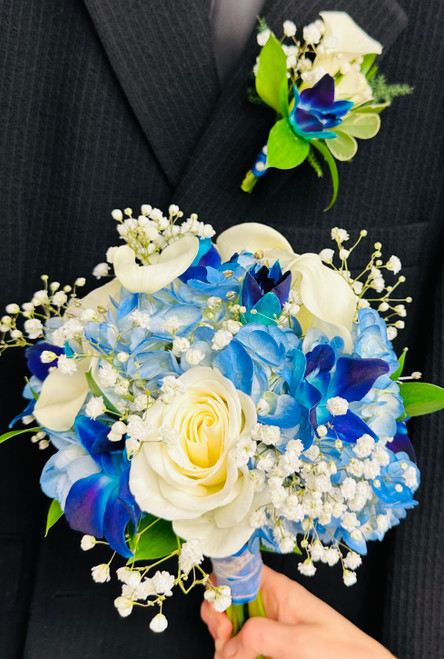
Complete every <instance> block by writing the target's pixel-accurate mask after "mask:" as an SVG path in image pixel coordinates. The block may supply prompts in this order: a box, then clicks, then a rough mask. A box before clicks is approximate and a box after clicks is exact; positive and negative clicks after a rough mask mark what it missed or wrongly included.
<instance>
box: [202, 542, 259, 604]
mask: <svg viewBox="0 0 444 659" xmlns="http://www.w3.org/2000/svg"><path fill="white" fill-rule="evenodd" d="M211 561H212V563H213V570H214V574H215V575H216V579H217V583H218V585H219V586H229V587H230V588H231V598H232V601H233V604H245V603H246V602H252V601H253V600H255V599H256V597H257V594H258V592H259V588H260V585H261V575H262V557H261V554H260V552H257V553H254V554H252V553H251V552H250V551H249V550H248V549H247V548H244V549H241V550H240V551H239V552H238V553H237V554H234V556H228V557H227V558H213V559H211Z"/></svg>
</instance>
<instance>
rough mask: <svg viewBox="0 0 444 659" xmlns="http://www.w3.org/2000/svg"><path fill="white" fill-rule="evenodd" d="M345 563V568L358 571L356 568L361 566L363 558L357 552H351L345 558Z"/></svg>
mask: <svg viewBox="0 0 444 659" xmlns="http://www.w3.org/2000/svg"><path fill="white" fill-rule="evenodd" d="M343 563H344V566H345V567H346V568H348V569H349V570H356V568H358V567H359V566H360V565H361V563H362V558H361V556H360V555H359V554H357V553H356V552H355V551H349V552H348V554H347V556H346V557H345V558H344V560H343Z"/></svg>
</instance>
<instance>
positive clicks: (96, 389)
mask: <svg viewBox="0 0 444 659" xmlns="http://www.w3.org/2000/svg"><path fill="white" fill-rule="evenodd" d="M85 377H86V381H87V382H88V387H89V389H90V391H91V393H92V394H93V395H94V396H103V402H104V403H105V406H106V409H107V410H108V412H114V414H117V415H118V416H120V412H119V410H118V409H117V408H116V407H115V406H114V405H113V404H112V402H111V401H110V400H109V398H107V397H106V396H105V395H104V394H103V391H102V390H101V389H100V387H99V385H98V384H97V382H96V381H95V380H94V378H93V376H92V374H91V371H88V373H85Z"/></svg>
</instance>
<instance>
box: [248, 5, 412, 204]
mask: <svg viewBox="0 0 444 659" xmlns="http://www.w3.org/2000/svg"><path fill="white" fill-rule="evenodd" d="M320 15H321V19H319V20H317V21H315V22H314V23H312V24H311V25H308V26H306V27H305V28H304V29H303V39H302V40H301V41H300V40H297V39H296V36H295V35H296V26H295V25H294V23H292V22H291V21H286V22H285V23H284V26H283V27H284V36H283V38H282V40H281V41H279V40H278V39H277V38H276V37H275V35H274V34H272V33H271V32H270V30H269V29H268V28H266V26H265V25H263V24H262V23H261V24H260V30H261V31H260V32H259V34H258V42H259V44H260V45H261V46H262V49H261V52H260V54H259V57H258V61H257V64H256V66H255V69H254V73H255V82H256V92H257V95H258V96H259V98H260V100H261V101H262V102H263V103H265V104H266V105H268V106H269V107H271V108H272V109H273V110H274V111H275V112H276V114H277V119H276V122H275V124H274V125H273V127H272V128H271V130H270V133H269V136H268V140H267V144H266V145H265V146H264V147H263V148H262V149H261V151H260V152H259V154H258V155H257V157H256V160H255V161H254V163H253V166H252V168H251V170H250V171H248V172H247V174H246V176H245V178H244V181H243V183H242V186H241V187H242V190H244V191H245V192H252V191H253V188H254V186H255V185H256V183H257V181H258V179H259V178H261V177H263V176H264V175H265V174H266V173H267V171H268V170H269V169H270V168H273V167H274V168H276V169H294V168H295V167H298V166H299V165H301V164H302V163H303V162H305V161H307V162H308V163H309V164H310V165H311V166H312V167H313V168H314V170H315V172H316V174H317V176H319V177H322V175H323V171H322V167H321V164H320V162H319V159H320V160H321V161H323V162H324V163H325V164H326V165H327V167H328V170H329V172H330V176H331V181H332V185H333V194H332V198H331V201H330V204H329V206H328V208H331V206H332V205H333V204H334V202H335V201H336V197H337V194H338V187H339V178H338V170H337V166H336V161H337V160H339V161H347V160H351V159H352V158H353V157H354V155H355V154H356V152H357V149H358V142H357V140H366V139H370V138H372V137H374V136H375V135H376V134H377V132H378V131H379V128H380V126H381V119H380V116H379V114H380V112H381V111H382V110H383V109H384V108H386V107H387V106H388V105H389V104H390V101H391V99H392V98H393V97H394V96H397V95H403V94H406V93H410V91H411V89H410V88H409V87H408V86H407V85H386V84H385V80H384V78H383V76H378V75H377V71H378V67H377V66H376V65H375V64H374V61H375V58H376V57H377V55H380V54H381V52H382V45H381V44H380V43H379V42H378V41H375V39H372V38H371V37H370V36H369V35H368V34H366V33H365V32H364V31H363V30H362V29H361V28H360V27H359V26H358V25H357V24H356V23H355V22H354V21H353V19H352V18H351V17H350V16H349V15H348V14H346V13H344V12H338V11H324V12H321V14H320ZM289 40H290V41H291V44H290V45H288V43H287V42H288V41H289ZM326 210H327V209H326Z"/></svg>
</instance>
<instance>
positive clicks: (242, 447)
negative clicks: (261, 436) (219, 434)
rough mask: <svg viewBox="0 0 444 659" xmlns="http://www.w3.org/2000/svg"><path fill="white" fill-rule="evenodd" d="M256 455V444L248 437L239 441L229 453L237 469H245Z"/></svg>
mask: <svg viewBox="0 0 444 659" xmlns="http://www.w3.org/2000/svg"><path fill="white" fill-rule="evenodd" d="M255 453H256V443H255V442H253V441H251V440H250V439H249V438H248V437H244V438H243V439H241V440H239V441H238V442H237V443H236V445H235V446H234V447H233V448H232V449H231V451H230V452H229V454H228V455H229V457H230V459H231V460H232V461H233V463H234V464H235V465H236V467H244V466H245V465H247V464H248V462H249V460H250V458H252V457H253V456H254V454H255Z"/></svg>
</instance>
